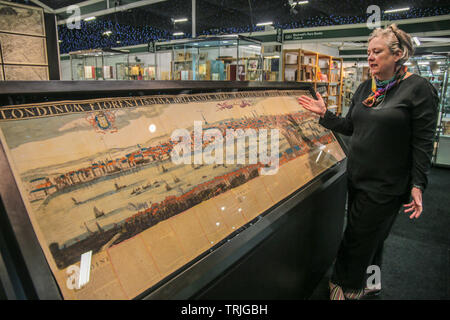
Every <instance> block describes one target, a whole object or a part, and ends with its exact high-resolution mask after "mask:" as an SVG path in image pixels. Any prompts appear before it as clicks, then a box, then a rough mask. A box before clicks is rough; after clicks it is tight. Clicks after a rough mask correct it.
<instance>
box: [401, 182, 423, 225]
mask: <svg viewBox="0 0 450 320" xmlns="http://www.w3.org/2000/svg"><path fill="white" fill-rule="evenodd" d="M411 197H412V201H411V202H410V203H408V204H404V205H403V206H404V207H406V208H408V209H405V213H408V212H411V211H413V213H412V214H411V215H410V216H409V218H410V219H413V218H416V219H417V218H419V217H420V215H421V213H422V209H423V208H422V190H420V189H419V188H416V187H413V188H412V189H411Z"/></svg>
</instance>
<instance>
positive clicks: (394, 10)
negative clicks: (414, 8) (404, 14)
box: [384, 7, 409, 13]
mask: <svg viewBox="0 0 450 320" xmlns="http://www.w3.org/2000/svg"><path fill="white" fill-rule="evenodd" d="M408 10H409V7H406V8H400V9H391V10H386V11H384V13H394V12H400V11H408Z"/></svg>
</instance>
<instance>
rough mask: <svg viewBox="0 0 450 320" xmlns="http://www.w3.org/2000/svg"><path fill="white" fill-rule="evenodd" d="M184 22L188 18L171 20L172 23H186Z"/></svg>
mask: <svg viewBox="0 0 450 320" xmlns="http://www.w3.org/2000/svg"><path fill="white" fill-rule="evenodd" d="M186 21H188V18H180V19H173V23H177V22H186Z"/></svg>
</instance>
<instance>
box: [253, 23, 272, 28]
mask: <svg viewBox="0 0 450 320" xmlns="http://www.w3.org/2000/svg"><path fill="white" fill-rule="evenodd" d="M272 24H273V22H260V23H257V24H256V26H257V27H261V26H270V25H272Z"/></svg>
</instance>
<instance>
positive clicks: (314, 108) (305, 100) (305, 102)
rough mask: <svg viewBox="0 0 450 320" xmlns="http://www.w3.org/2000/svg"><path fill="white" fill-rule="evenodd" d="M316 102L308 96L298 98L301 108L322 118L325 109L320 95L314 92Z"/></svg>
mask: <svg viewBox="0 0 450 320" xmlns="http://www.w3.org/2000/svg"><path fill="white" fill-rule="evenodd" d="M316 96H317V100H314V99H312V98H310V97H308V96H300V98H298V103H299V104H301V105H302V107H303V108H305V109H306V110H309V111H311V112H314V113H317V114H318V115H320V116H321V117H323V116H324V114H325V111H327V107H326V106H325V102H324V101H323V99H322V96H321V95H320V93H318V92H316Z"/></svg>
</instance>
